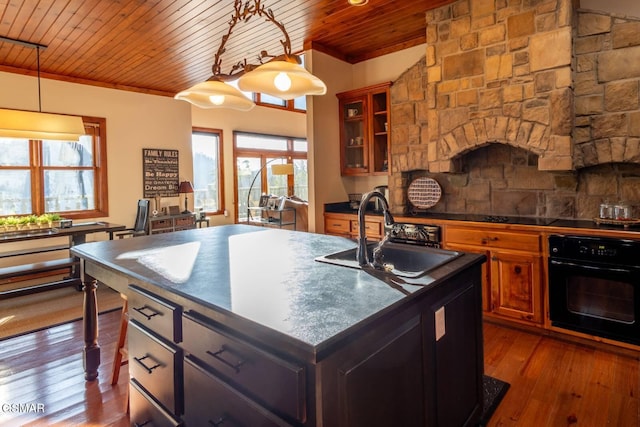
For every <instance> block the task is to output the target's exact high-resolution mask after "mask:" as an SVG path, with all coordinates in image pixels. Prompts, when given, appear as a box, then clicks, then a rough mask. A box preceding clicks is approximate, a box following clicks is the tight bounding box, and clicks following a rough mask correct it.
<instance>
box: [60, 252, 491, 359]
mask: <svg viewBox="0 0 640 427" xmlns="http://www.w3.org/2000/svg"><path fill="white" fill-rule="evenodd" d="M70 251H71V252H72V254H74V255H76V256H79V257H81V258H84V259H86V260H88V261H90V262H94V263H96V264H97V265H98V266H100V267H102V268H105V269H107V270H109V271H111V272H113V273H115V274H118V275H125V276H127V277H128V284H129V285H131V284H133V285H136V286H138V287H141V288H144V289H147V290H148V291H150V292H153V293H155V294H157V295H158V296H160V297H163V298H166V299H168V300H170V301H171V300H172V301H174V303H177V304H179V305H181V306H182V308H183V312H188V311H193V312H195V313H198V314H200V315H202V316H206V317H208V318H209V319H211V320H213V321H214V322H218V323H219V324H221V325H223V326H224V328H228V329H229V330H231V331H235V332H234V333H235V334H238V331H241V332H240V333H241V335H242V337H243V338H244V339H246V340H247V341H249V342H252V343H254V345H255V344H258V345H259V346H262V347H266V348H269V349H271V351H273V352H274V353H276V354H278V353H282V352H283V348H286V350H287V351H286V354H289V355H293V356H294V357H296V358H298V359H300V360H304V361H308V362H311V363H317V362H319V361H320V360H322V359H323V358H324V357H325V355H327V354H330V353H332V352H333V351H335V350H336V349H339V348H340V347H342V345H344V344H345V343H348V342H349V341H350V340H351V338H352V337H353V335H354V334H358V333H360V332H361V331H362V330H363V329H366V328H367V327H368V326H369V325H371V324H372V323H376V322H378V321H380V320H381V319H382V318H383V317H385V316H389V315H394V312H397V311H398V310H403V309H404V308H405V307H407V306H409V305H412V304H413V303H414V302H415V301H418V300H420V299H421V298H422V297H423V296H424V295H425V293H427V292H429V291H430V290H431V289H433V288H435V287H438V286H439V285H440V284H442V283H443V282H445V281H446V280H447V279H448V278H450V277H452V276H454V275H455V274H457V273H458V272H460V271H461V270H462V269H467V268H471V267H472V266H473V265H475V264H482V263H484V262H485V261H486V257H485V255H480V254H474V253H464V255H463V256H461V257H458V258H456V259H454V260H452V261H451V262H449V263H447V264H445V265H443V266H442V267H440V268H438V269H436V270H434V271H433V272H432V273H431V274H429V276H432V278H433V281H431V282H430V283H429V284H427V285H425V286H423V288H422V289H418V290H417V291H415V292H413V293H411V294H410V295H407V296H406V297H404V298H402V299H400V300H398V301H396V302H394V303H392V304H390V305H388V306H387V307H385V308H384V309H382V310H380V311H378V312H377V313H375V314H373V315H371V316H369V317H368V318H366V319H363V320H362V321H360V322H358V323H356V324H355V325H352V326H350V327H349V328H347V329H345V330H343V331H341V332H339V333H337V334H335V335H334V336H332V337H331V338H329V339H327V340H325V341H323V342H322V343H320V344H318V345H309V344H308V343H305V342H303V341H300V340H299V339H297V338H294V337H291V336H289V335H286V334H284V333H281V332H279V331H276V330H274V329H271V328H269V327H267V326H264V325H262V324H259V323H256V322H254V321H252V320H249V319H246V318H244V317H242V316H239V315H237V314H235V313H232V312H230V311H228V310H225V309H224V308H222V307H219V306H215V305H213V304H211V303H208V302H206V301H203V300H201V299H198V298H197V297H193V296H191V295H189V294H186V293H183V292H180V291H179V290H176V289H173V288H169V287H166V286H164V285H162V284H158V283H156V282H151V281H149V280H148V278H145V277H143V276H141V275H139V274H136V273H133V272H130V271H129V272H128V273H125V272H123V271H122V270H121V269H120V268H119V267H118V266H116V265H114V264H112V263H109V262H105V261H103V260H102V259H98V258H96V257H93V256H91V255H89V254H87V253H84V252H83V251H82V250H81V246H80V247H78V248H75V247H73V248H71V249H70ZM423 277H424V276H423ZM107 286H108V285H107ZM167 294H170V295H167ZM175 296H177V297H178V300H177V301H176V298H175ZM185 302H186V303H185ZM247 331H248V332H249V333H247ZM274 340H275V341H276V342H277V343H278V344H282V345H283V348H279V347H276V346H274V344H273V341H274Z"/></svg>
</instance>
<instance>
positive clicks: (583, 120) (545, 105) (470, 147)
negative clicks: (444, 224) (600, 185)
mask: <svg viewBox="0 0 640 427" xmlns="http://www.w3.org/2000/svg"><path fill="white" fill-rule="evenodd" d="M426 21H427V28H426V32H427V49H426V55H425V57H424V58H423V59H422V60H421V61H419V62H418V63H417V64H415V65H414V66H413V67H412V68H410V69H409V70H407V71H406V72H405V73H404V74H403V75H402V76H401V77H400V78H399V79H398V80H397V81H396V82H394V85H393V86H392V87H391V118H390V120H391V126H392V128H393V134H392V138H393V139H392V149H391V172H392V175H391V177H390V180H389V187H390V193H391V195H392V205H393V206H394V209H396V210H397V208H398V206H399V205H404V204H406V200H405V198H406V197H405V195H404V194H402V193H403V191H398V190H403V189H406V187H407V185H408V182H409V181H410V180H411V179H412V177H415V176H416V174H417V175H420V174H421V173H422V174H429V175H433V174H445V175H446V174H451V173H454V174H455V173H467V172H469V170H468V169H469V167H470V165H469V164H468V163H469V161H467V160H465V159H466V156H468V154H469V153H470V152H473V151H475V150H477V149H479V148H481V147H485V146H487V145H490V144H495V143H498V144H504V145H507V146H509V147H512V148H513V149H516V150H525V151H526V152H528V153H530V155H529V156H528V158H529V159H528V160H527V164H528V165H532V164H533V165H534V167H535V168H536V169H537V171H539V172H544V173H546V174H547V175H548V174H551V175H552V176H550V177H547V176H545V178H544V179H543V180H542V181H543V182H544V183H545V184H544V185H545V188H544V189H542V191H544V192H548V191H554V192H555V193H554V196H553V197H550V198H549V200H546V201H545V199H546V198H545V197H541V195H540V189H537V190H538V193H537V195H536V196H535V197H533V198H537V202H536V203H532V207H531V209H527V212H526V213H525V214H526V215H531V216H546V215H551V214H559V216H561V217H582V216H586V217H588V216H590V215H591V213H590V212H591V210H592V209H593V205H595V204H597V202H598V201H600V200H602V199H603V198H605V196H601V195H598V196H597V197H595V195H585V194H576V197H578V198H580V197H581V196H585V197H587V199H588V202H585V201H582V202H581V201H579V200H576V199H573V200H571V201H566V200H565V201H564V202H562V203H560V205H562V206H561V207H559V208H556V209H553V208H550V205H552V204H553V202H551V201H550V199H555V198H557V197H558V194H557V191H556V190H557V188H547V187H553V185H552V184H549V185H547V184H548V183H553V182H554V181H555V182H556V183H557V182H562V183H564V184H563V185H566V183H567V182H568V181H572V183H571V184H570V185H569V188H571V187H573V190H572V191H573V192H574V193H575V192H576V191H577V193H580V191H581V190H580V188H587V187H588V185H585V183H584V182H581V177H580V176H579V172H580V170H581V169H583V168H587V167H592V166H598V165H604V164H615V163H631V164H640V104H639V102H640V96H639V87H640V20H638V19H635V18H628V17H615V16H611V15H608V14H605V13H602V12H595V11H585V10H575V9H574V6H573V2H572V0H511V1H507V0H461V1H457V2H454V3H451V4H449V5H447V6H443V7H441V8H438V9H434V10H431V11H429V12H427V14H426ZM515 157H520V158H521V157H522V154H519V155H515ZM605 170H607V171H609V170H617V169H616V168H605ZM624 170H625V175H626V176H628V175H633V176H635V173H629V171H628V169H624ZM607 173H608V172H607ZM554 174H555V175H554ZM473 175H474V172H473V171H471V172H470V176H473ZM543 175H544V174H543ZM566 176H572V177H573V179H569V180H567V178H566ZM616 179H617V178H616ZM504 180H507V178H504V177H503V181H504ZM458 181H459V180H458ZM465 182H467V184H468V183H469V180H468V179H467V180H466V181H465ZM623 186H624V185H623ZM503 187H505V188H507V189H509V182H508V180H507V183H506V185H503ZM566 189H567V188H566V187H565V190H566ZM621 191H622V190H620V189H617V190H612V194H610V195H609V196H608V197H610V198H612V199H616V198H621V197H623V196H625V195H624V194H620V193H621ZM623 192H624V191H623ZM445 193H446V188H445ZM454 193H456V194H459V193H460V192H459V191H454ZM485 193H486V192H483V194H484V195H485V196H487V194H485ZM488 196H489V199H491V191H489V194H488ZM632 196H633V197H636V196H637V195H635V194H633V195H632ZM529 198H531V197H529ZM517 199H518V198H517V197H514V200H515V201H514V203H513V206H517ZM556 201H557V200H556ZM454 205H455V204H454ZM481 205H482V204H481ZM497 205H498V203H497V202H496V203H495V206H493V205H492V204H491V203H489V204H488V205H486V204H485V205H482V206H477V207H475V208H473V207H472V208H470V207H469V206H466V207H461V206H457V207H456V208H455V209H449V211H453V210H455V211H458V212H470V211H471V212H472V211H481V212H483V213H488V214H491V213H497V212H498V211H503V212H501V213H502V214H507V215H508V214H522V213H520V212H513V211H509V210H508V208H506V212H505V209H502V208H498V206H497ZM534 205H535V206H534ZM513 206H511V207H513Z"/></svg>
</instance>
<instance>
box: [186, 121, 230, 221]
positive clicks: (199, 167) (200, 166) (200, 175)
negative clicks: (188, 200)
mask: <svg viewBox="0 0 640 427" xmlns="http://www.w3.org/2000/svg"><path fill="white" fill-rule="evenodd" d="M191 152H192V153H193V192H194V194H193V197H194V202H193V203H194V204H193V206H194V208H195V209H196V211H198V210H202V211H204V212H206V213H208V214H221V213H223V212H224V184H223V168H222V131H221V130H217V129H216V130H214V129H203V128H194V129H193V132H192V134H191Z"/></svg>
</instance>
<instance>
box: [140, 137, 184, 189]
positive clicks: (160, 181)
mask: <svg viewBox="0 0 640 427" xmlns="http://www.w3.org/2000/svg"><path fill="white" fill-rule="evenodd" d="M142 174H143V177H142V182H143V187H144V192H143V197H144V198H145V199H151V198H154V197H157V196H160V197H178V181H179V179H178V178H179V174H178V150H166V149H163V148H143V149H142Z"/></svg>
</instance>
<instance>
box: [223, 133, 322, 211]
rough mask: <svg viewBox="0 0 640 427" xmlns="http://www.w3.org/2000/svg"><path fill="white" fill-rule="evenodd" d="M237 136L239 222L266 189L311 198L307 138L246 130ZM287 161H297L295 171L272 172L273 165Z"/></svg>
mask: <svg viewBox="0 0 640 427" xmlns="http://www.w3.org/2000/svg"><path fill="white" fill-rule="evenodd" d="M233 139H234V159H235V163H236V170H235V181H236V183H235V184H236V188H235V191H236V195H237V197H236V215H237V217H236V218H237V221H238V222H245V221H246V220H247V202H248V203H249V206H258V204H259V201H260V196H261V195H262V194H263V193H264V194H268V195H273V196H292V195H295V196H297V197H299V198H301V199H304V200H307V199H308V194H309V190H308V187H307V183H308V172H307V141H305V140H303V139H294V138H289V137H284V136H274V135H261V134H250V133H243V132H234V138H233ZM284 163H291V164H292V165H293V175H274V174H272V173H271V165H275V164H284ZM249 191H251V194H249ZM247 199H248V200H247Z"/></svg>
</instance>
